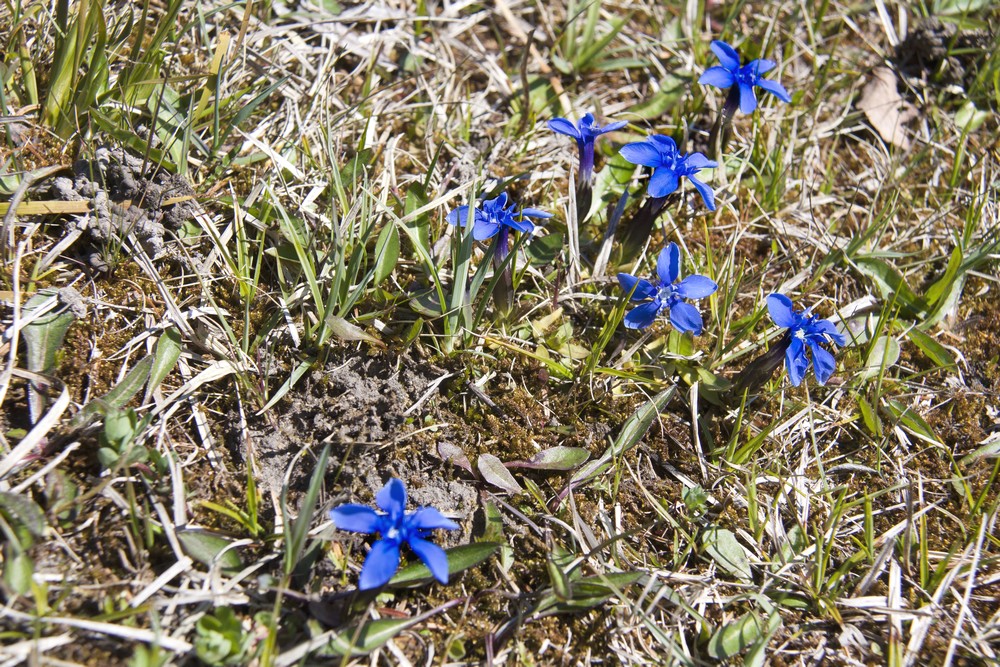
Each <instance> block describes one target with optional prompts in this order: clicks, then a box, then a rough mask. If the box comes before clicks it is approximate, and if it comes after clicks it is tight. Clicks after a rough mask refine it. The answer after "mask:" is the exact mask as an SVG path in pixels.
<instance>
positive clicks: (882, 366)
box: [861, 336, 899, 379]
mask: <svg viewBox="0 0 1000 667" xmlns="http://www.w3.org/2000/svg"><path fill="white" fill-rule="evenodd" d="M897 361H899V343H898V342H897V341H896V339H895V338H894V337H892V336H879V337H878V339H877V340H876V341H875V343H874V344H873V345H872V346H871V351H870V352H869V353H868V361H867V362H865V367H864V368H863V369H862V370H861V377H862V378H864V379H868V378H873V377H876V376H877V375H879V374H880V373H883V372H885V370H888V369H889V368H891V367H892V366H893V365H894V364H895V363H896V362H897Z"/></svg>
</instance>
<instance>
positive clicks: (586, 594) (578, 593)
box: [535, 572, 643, 615]
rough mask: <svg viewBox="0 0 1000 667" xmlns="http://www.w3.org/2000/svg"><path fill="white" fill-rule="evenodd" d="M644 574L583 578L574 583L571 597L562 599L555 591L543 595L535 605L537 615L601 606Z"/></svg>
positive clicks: (615, 573) (628, 573)
mask: <svg viewBox="0 0 1000 667" xmlns="http://www.w3.org/2000/svg"><path fill="white" fill-rule="evenodd" d="M642 577H643V573H642V572H614V573H611V574H598V575H593V576H590V577H583V578H582V579H577V580H575V581H573V582H572V584H571V586H570V588H571V593H572V595H571V597H569V598H568V599H563V598H560V597H559V596H558V595H557V594H556V592H555V591H554V590H552V591H549V592H548V593H546V594H545V595H543V596H542V597H541V598H540V599H539V601H538V603H537V604H536V605H535V613H536V614H538V615H548V614H554V613H556V614H557V613H573V612H580V611H586V610H588V609H593V608H594V607H597V606H600V605H602V604H604V603H605V602H607V601H608V600H610V599H611V598H613V597H615V596H617V595H618V594H619V593H620V592H621V590H622V589H624V588H626V587H628V586H631V585H632V584H635V583H636V582H638V581H639V580H640V579H642Z"/></svg>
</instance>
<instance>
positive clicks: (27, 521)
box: [0, 491, 45, 537]
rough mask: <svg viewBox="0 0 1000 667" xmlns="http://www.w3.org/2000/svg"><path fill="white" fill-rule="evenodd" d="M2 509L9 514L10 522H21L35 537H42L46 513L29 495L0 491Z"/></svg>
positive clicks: (0, 509) (0, 508) (0, 506)
mask: <svg viewBox="0 0 1000 667" xmlns="http://www.w3.org/2000/svg"><path fill="white" fill-rule="evenodd" d="M0 511H2V512H3V513H4V514H6V515H7V517H8V521H9V522H10V523H13V522H17V523H19V524H21V525H22V526H24V527H25V528H27V529H28V532H30V533H31V534H32V535H34V536H35V537H41V536H42V535H43V534H44V533H45V513H44V512H42V508H41V507H39V506H38V504H37V503H36V502H35V501H34V500H32V499H31V498H28V497H27V496H23V495H21V494H20V493H11V492H9V491H0Z"/></svg>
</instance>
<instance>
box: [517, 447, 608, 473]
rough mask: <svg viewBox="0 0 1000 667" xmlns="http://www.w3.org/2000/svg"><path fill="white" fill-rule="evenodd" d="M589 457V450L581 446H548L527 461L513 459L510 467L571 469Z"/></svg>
mask: <svg viewBox="0 0 1000 667" xmlns="http://www.w3.org/2000/svg"><path fill="white" fill-rule="evenodd" d="M589 458H590V452H588V451H587V450H586V449H584V448H582V447H550V448H549V449H543V450H542V451H540V452H538V453H537V454H535V455H534V456H532V457H531V458H530V459H528V460H527V461H514V462H512V463H509V464H508V467H510V468H532V469H534V470H572V469H573V468H576V467H577V466H579V465H582V464H583V463H584V462H585V461H586V460H587V459H589Z"/></svg>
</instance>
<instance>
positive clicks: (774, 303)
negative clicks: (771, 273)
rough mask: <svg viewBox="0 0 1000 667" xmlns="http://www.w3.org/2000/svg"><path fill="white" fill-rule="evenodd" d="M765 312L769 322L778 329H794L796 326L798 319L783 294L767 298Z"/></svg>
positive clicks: (790, 301) (790, 302) (789, 300)
mask: <svg viewBox="0 0 1000 667" xmlns="http://www.w3.org/2000/svg"><path fill="white" fill-rule="evenodd" d="M767 312H768V314H770V315H771V321H773V322H774V323H775V324H777V325H778V326H779V327H784V328H785V329H794V328H795V327H796V326H798V323H799V318H798V317H797V316H796V315H795V311H794V310H793V309H792V300H791V299H789V298H788V297H787V296H785V295H784V294H772V295H770V296H768V297H767Z"/></svg>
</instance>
